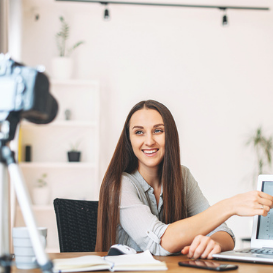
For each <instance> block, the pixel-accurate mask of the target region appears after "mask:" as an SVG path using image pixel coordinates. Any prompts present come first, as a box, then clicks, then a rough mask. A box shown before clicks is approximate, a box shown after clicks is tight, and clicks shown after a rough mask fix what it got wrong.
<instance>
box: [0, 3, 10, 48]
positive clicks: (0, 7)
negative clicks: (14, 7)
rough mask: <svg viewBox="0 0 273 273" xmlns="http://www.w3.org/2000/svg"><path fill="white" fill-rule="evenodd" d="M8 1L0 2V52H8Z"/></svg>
mask: <svg viewBox="0 0 273 273" xmlns="http://www.w3.org/2000/svg"><path fill="white" fill-rule="evenodd" d="M8 15H9V0H0V52H1V53H7V52H8V27H9V23H8V20H9V16H8Z"/></svg>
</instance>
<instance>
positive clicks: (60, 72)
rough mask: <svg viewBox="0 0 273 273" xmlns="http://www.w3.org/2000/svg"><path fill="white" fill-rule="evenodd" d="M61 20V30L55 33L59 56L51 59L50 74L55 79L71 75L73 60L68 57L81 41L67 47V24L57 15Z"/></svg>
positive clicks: (66, 77)
mask: <svg viewBox="0 0 273 273" xmlns="http://www.w3.org/2000/svg"><path fill="white" fill-rule="evenodd" d="M59 19H60V21H61V30H60V31H59V32H58V33H57V34H56V42H57V47H58V52H59V56H58V57H56V58H54V59H53V61H52V74H53V77H54V78H57V79H69V78H71V75H72V69H73V62H72V59H71V58H70V55H71V53H72V52H73V51H74V50H75V49H76V48H77V47H78V46H80V45H81V44H83V43H84V42H83V41H79V42H77V43H75V44H74V45H73V46H72V47H70V48H67V40H68V38H69V25H68V23H67V22H66V21H65V19H64V17H62V16H60V17H59Z"/></svg>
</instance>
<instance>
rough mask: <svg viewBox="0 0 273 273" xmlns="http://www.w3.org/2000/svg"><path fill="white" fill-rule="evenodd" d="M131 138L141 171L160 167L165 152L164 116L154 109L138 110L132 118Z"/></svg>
mask: <svg viewBox="0 0 273 273" xmlns="http://www.w3.org/2000/svg"><path fill="white" fill-rule="evenodd" d="M129 133H130V140H131V145H132V148H133V151H134V153H135V155H136V157H137V158H138V169H139V171H140V170H141V169H142V168H144V169H146V170H147V169H158V166H159V164H160V163H161V161H162V160H163V157H164V154H165V130H164V123H163V119H162V116H161V115H160V114H159V113H158V112H157V111H156V110H153V109H141V110H138V111H136V112H135V113H134V114H133V115H132V117H131V120H130V126H129Z"/></svg>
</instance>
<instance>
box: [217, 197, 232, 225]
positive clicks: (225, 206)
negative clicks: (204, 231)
mask: <svg viewBox="0 0 273 273" xmlns="http://www.w3.org/2000/svg"><path fill="white" fill-rule="evenodd" d="M231 199H232V198H227V199H224V200H221V201H219V202H218V203H216V204H215V205H218V206H219V212H220V213H221V214H222V215H224V216H225V218H226V220H227V219H228V218H230V217H231V216H233V215H235V214H236V210H235V207H234V204H233V201H232V200H231Z"/></svg>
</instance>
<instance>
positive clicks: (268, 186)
mask: <svg viewBox="0 0 273 273" xmlns="http://www.w3.org/2000/svg"><path fill="white" fill-rule="evenodd" d="M262 191H263V192H265V193H268V194H270V195H273V183H272V181H263V183H262ZM257 239H262V240H273V209H271V210H270V211H269V212H268V214H267V216H265V217H264V216H259V219H258V232H257Z"/></svg>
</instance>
